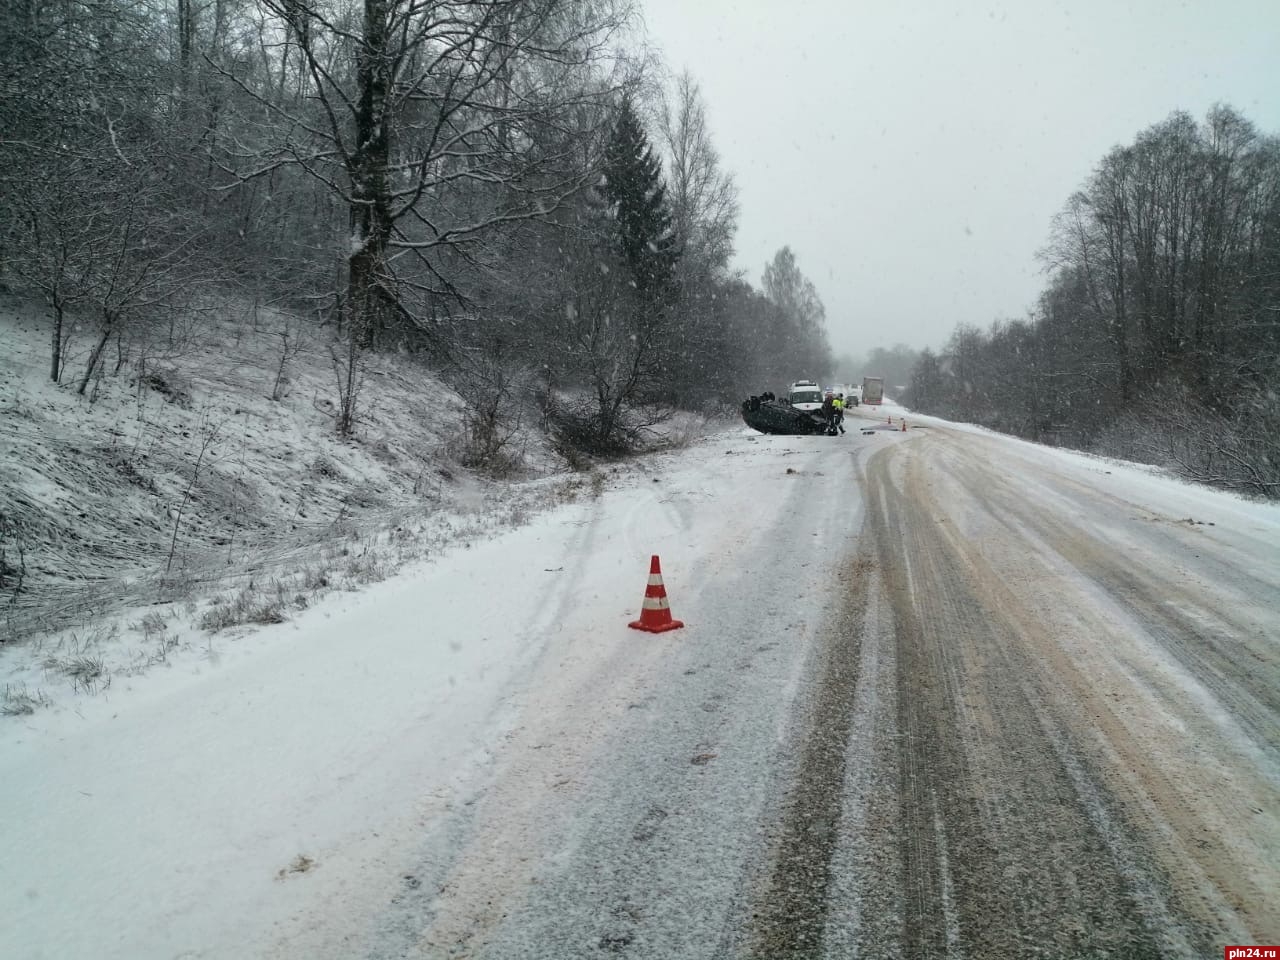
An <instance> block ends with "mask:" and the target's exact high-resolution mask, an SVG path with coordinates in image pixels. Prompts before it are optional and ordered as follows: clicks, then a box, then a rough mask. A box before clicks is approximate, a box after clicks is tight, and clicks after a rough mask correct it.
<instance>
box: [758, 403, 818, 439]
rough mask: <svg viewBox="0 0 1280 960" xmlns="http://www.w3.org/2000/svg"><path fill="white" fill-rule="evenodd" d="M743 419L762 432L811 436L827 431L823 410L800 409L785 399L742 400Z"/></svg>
mask: <svg viewBox="0 0 1280 960" xmlns="http://www.w3.org/2000/svg"><path fill="white" fill-rule="evenodd" d="M742 419H743V422H745V423H746V425H747V426H748V427H750V428H751V429H753V430H759V431H760V432H761V433H773V434H781V435H785V436H796V435H800V436H809V435H815V434H823V433H826V432H827V420H826V418H825V417H824V416H823V415H822V411H821V410H799V409H797V408H795V407H793V406H791V404H789V403H788V402H787V401H785V400H774V399H769V400H762V399H761V398H760V397H748V398H747V399H746V400H743V401H742Z"/></svg>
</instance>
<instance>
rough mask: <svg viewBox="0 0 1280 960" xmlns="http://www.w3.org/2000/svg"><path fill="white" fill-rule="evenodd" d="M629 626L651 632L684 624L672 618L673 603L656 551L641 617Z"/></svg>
mask: <svg viewBox="0 0 1280 960" xmlns="http://www.w3.org/2000/svg"><path fill="white" fill-rule="evenodd" d="M627 626H628V627H630V628H631V629H632V630H647V631H649V632H650V633H662V631H664V630H677V629H679V628H680V627H683V626H684V623H683V622H682V621H680V620H673V619H671V605H670V604H669V603H667V588H666V587H664V586H663V585H662V568H661V567H660V566H658V555H657V554H656V553H655V554H654V555H653V559H652V560H650V561H649V585H648V586H647V587H646V588H645V591H644V604H643V606H642V607H641V608H640V619H639V620H633V621H631V622H630V623H628V624H627Z"/></svg>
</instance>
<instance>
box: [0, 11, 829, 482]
mask: <svg viewBox="0 0 1280 960" xmlns="http://www.w3.org/2000/svg"><path fill="white" fill-rule="evenodd" d="M0 92H2V93H3V96H2V97H0V131H3V132H2V133H0V282H2V283H3V284H4V285H5V286H6V287H7V288H9V289H10V290H12V291H14V292H16V293H19V294H22V295H29V296H33V297H38V298H39V299H41V300H43V302H45V303H46V304H47V306H48V310H49V375H50V378H51V379H52V380H53V381H55V382H59V383H66V384H67V386H68V388H69V389H75V390H77V391H79V392H80V393H82V394H86V395H88V396H90V397H92V391H91V390H90V388H91V386H92V384H93V383H94V382H95V380H96V379H98V378H101V377H103V376H113V375H126V376H131V377H137V378H139V379H141V378H143V377H145V376H146V375H147V365H148V363H152V364H154V363H155V361H156V359H157V358H161V357H164V356H166V355H172V354H174V353H176V352H180V351H181V350H182V349H183V346H184V345H183V331H184V330H187V329H190V325H191V324H199V323H200V316H201V312H202V311H207V310H217V309H218V304H219V302H220V297H222V296H225V295H228V294H234V295H236V296H239V297H245V298H249V299H250V300H252V301H253V302H254V303H261V304H263V305H264V306H270V307H273V308H277V309H285V310H289V311H291V312H293V313H294V314H296V315H297V316H299V317H301V318H304V320H305V322H310V323H314V324H317V325H322V326H323V327H324V328H326V329H327V330H328V331H330V334H331V340H330V346H329V350H330V354H331V359H332V365H333V371H334V400H335V411H336V412H335V428H336V429H337V431H338V432H339V433H340V434H341V435H343V436H348V435H350V434H352V433H353V431H355V430H356V428H357V425H358V423H359V418H360V390H361V385H362V383H363V379H362V361H363V358H364V357H366V356H367V355H368V354H369V352H370V351H389V350H394V351H401V352H405V353H408V354H411V355H413V356H415V357H419V358H420V359H421V360H422V362H423V363H424V364H426V365H428V366H429V367H430V368H431V369H432V370H433V371H436V372H438V373H440V374H442V375H443V376H444V377H445V378H446V379H447V380H448V381H449V382H450V383H451V384H452V385H454V386H455V388H456V389H457V390H458V391H459V392H460V393H461V395H462V396H463V397H464V399H465V400H466V401H467V402H468V416H469V417H470V420H471V423H470V427H471V429H472V433H473V436H474V439H475V444H474V449H475V456H474V458H473V459H474V460H475V462H476V465H480V466H482V465H483V464H484V462H485V461H486V459H487V458H489V457H490V456H492V455H496V454H497V452H498V451H499V450H500V448H501V446H502V441H503V430H504V425H503V417H502V411H504V409H507V408H509V407H510V406H511V405H512V404H513V403H523V402H529V401H532V402H536V403H539V404H540V405H541V407H542V410H543V412H544V422H546V423H547V424H548V425H549V426H550V427H551V428H552V429H553V430H555V431H556V432H557V433H558V434H559V435H560V436H561V437H563V438H564V439H565V440H566V441H567V442H569V443H571V444H574V445H576V446H577V447H578V448H580V449H583V450H586V451H588V452H594V453H613V452H621V451H624V450H627V449H632V448H634V447H635V446H636V445H637V444H638V443H640V442H641V440H642V437H643V431H644V428H645V426H646V425H647V424H649V423H651V422H652V420H654V419H656V418H661V417H662V416H664V414H665V412H666V411H669V410H670V409H673V408H675V407H685V408H691V409H706V408H707V407H708V406H709V405H719V404H724V403H736V401H737V400H738V399H740V398H741V397H742V396H744V395H746V394H747V393H752V392H758V391H759V390H760V389H762V388H763V387H764V386H766V385H776V384H780V383H785V382H787V381H788V380H790V379H793V378H794V376H796V375H797V374H796V371H802V372H804V373H805V374H806V375H813V376H821V377H826V376H827V375H828V374H829V372H830V370H831V351H830V347H829V345H828V341H827V334H826V328H825V316H824V310H823V306H822V302H821V299H820V298H819V296H818V294H817V291H816V289H815V287H814V285H813V284H812V282H810V281H809V280H808V278H807V277H805V276H804V274H803V273H802V272H801V271H800V268H799V266H798V264H797V262H796V259H795V257H794V255H793V254H792V252H791V251H790V249H789V248H787V247H785V246H783V247H781V248H780V249H779V251H778V253H777V255H776V256H775V257H774V258H773V260H772V261H771V262H770V263H769V264H768V265H767V266H766V269H765V273H764V276H763V279H762V283H761V286H760V288H759V289H757V288H756V287H753V286H752V285H751V284H750V283H749V282H747V281H746V280H745V279H743V277H742V276H741V275H740V274H739V273H737V272H735V271H733V270H732V269H730V266H729V262H730V258H731V256H732V253H733V242H734V234H735V230H736V227H737V217H738V197H737V191H736V188H735V186H734V182H733V177H732V173H731V172H730V171H727V170H725V169H724V168H723V167H722V165H721V163H720V160H719V157H718V155H717V152H716V149H715V146H714V144H713V142H712V139H711V134H710V129H709V125H708V121H707V116H706V108H705V105H704V103H703V101H702V98H701V96H700V93H699V90H698V86H697V83H696V81H695V79H694V78H693V77H692V76H691V75H689V74H688V73H684V74H682V75H679V76H674V77H672V76H669V75H667V74H666V73H665V72H664V70H663V68H662V65H661V63H660V62H658V61H657V60H656V59H655V58H654V56H653V55H652V54H651V53H649V52H647V50H646V46H645V40H644V37H643V35H642V33H641V32H640V28H639V26H638V18H637V10H636V8H635V7H634V6H633V5H631V4H630V3H628V2H626V0H448V2H445V0H14V2H12V3H10V4H7V5H6V8H5V12H4V13H3V14H0ZM86 334H88V335H90V336H91V338H92V343H93V347H92V349H91V351H90V352H89V355H88V357H87V360H84V361H83V362H82V363H80V364H78V365H77V366H76V368H75V369H67V366H68V359H69V358H68V343H69V342H70V341H71V338H72V337H73V335H75V336H84V335H86ZM288 344H289V341H288V338H287V337H286V338H285V339H284V342H283V344H282V350H283V351H285V353H286V354H287V351H288V349H289V346H288ZM282 364H283V360H282Z"/></svg>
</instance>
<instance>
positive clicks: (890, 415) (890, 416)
mask: <svg viewBox="0 0 1280 960" xmlns="http://www.w3.org/2000/svg"><path fill="white" fill-rule="evenodd" d="M889 423H893V414H892V413H891V414H889Z"/></svg>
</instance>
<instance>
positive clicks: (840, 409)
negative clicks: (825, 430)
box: [831, 393, 844, 433]
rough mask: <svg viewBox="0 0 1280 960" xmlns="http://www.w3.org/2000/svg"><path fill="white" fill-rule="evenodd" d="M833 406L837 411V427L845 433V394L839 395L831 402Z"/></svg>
mask: <svg viewBox="0 0 1280 960" xmlns="http://www.w3.org/2000/svg"><path fill="white" fill-rule="evenodd" d="M831 406H832V407H833V408H834V409H835V418H834V419H835V424H836V427H837V428H838V429H839V431H840V432H841V433H844V394H843V393H837V394H836V395H835V397H834V398H833V399H832V401H831Z"/></svg>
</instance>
